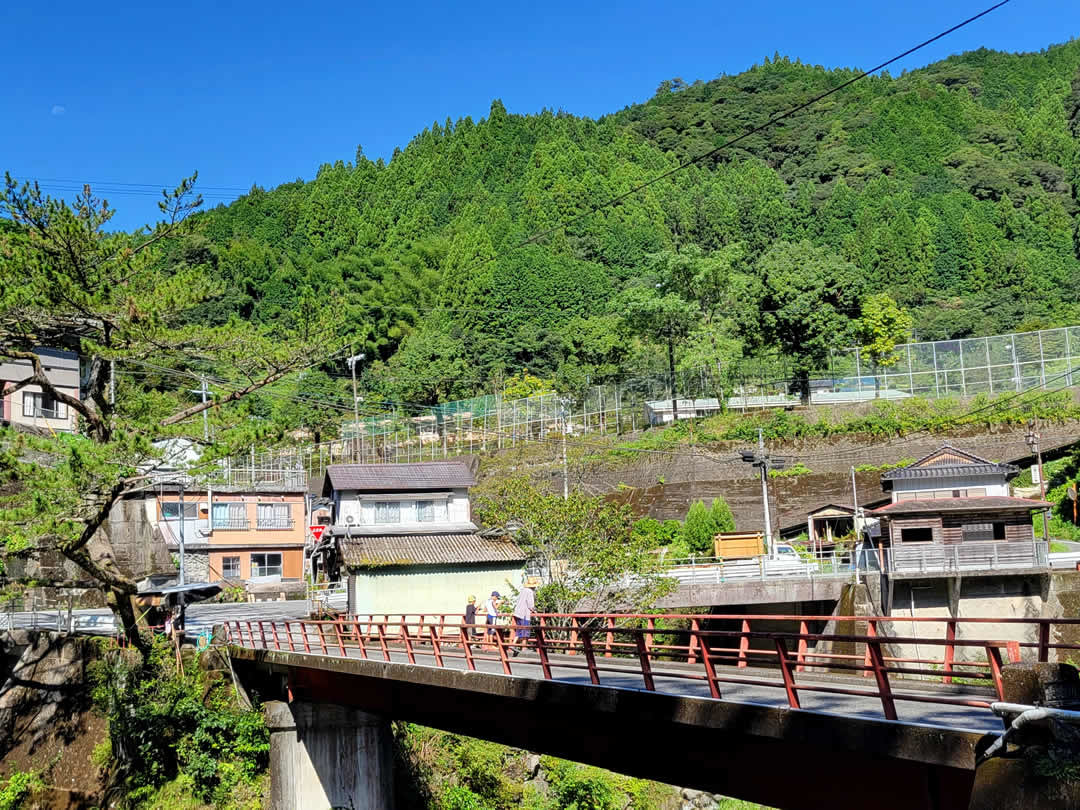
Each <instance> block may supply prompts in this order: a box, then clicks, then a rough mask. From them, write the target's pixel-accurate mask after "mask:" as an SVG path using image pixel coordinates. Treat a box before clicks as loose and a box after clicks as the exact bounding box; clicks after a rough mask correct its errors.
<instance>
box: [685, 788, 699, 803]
mask: <svg viewBox="0 0 1080 810" xmlns="http://www.w3.org/2000/svg"><path fill="white" fill-rule="evenodd" d="M700 795H701V791H700V790H692V789H690V788H683V791H682V797H683V798H684V799H686V800H687V801H688V802H692V801H694V800H695V799H696V798H698V797H699V796H700Z"/></svg>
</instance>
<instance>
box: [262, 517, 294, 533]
mask: <svg viewBox="0 0 1080 810" xmlns="http://www.w3.org/2000/svg"><path fill="white" fill-rule="evenodd" d="M295 525H296V523H295V522H294V521H293V519H292V518H279V517H272V518H263V517H261V518H259V519H258V520H256V521H255V528H256V529H270V530H280V529H291V528H293V526H295Z"/></svg>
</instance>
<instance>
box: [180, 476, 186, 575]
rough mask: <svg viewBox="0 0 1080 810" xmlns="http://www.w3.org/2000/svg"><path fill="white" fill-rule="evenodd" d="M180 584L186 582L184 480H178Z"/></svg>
mask: <svg viewBox="0 0 1080 810" xmlns="http://www.w3.org/2000/svg"><path fill="white" fill-rule="evenodd" d="M180 584H181V585H185V584H187V582H186V579H185V577H184V482H183V481H181V482H180Z"/></svg>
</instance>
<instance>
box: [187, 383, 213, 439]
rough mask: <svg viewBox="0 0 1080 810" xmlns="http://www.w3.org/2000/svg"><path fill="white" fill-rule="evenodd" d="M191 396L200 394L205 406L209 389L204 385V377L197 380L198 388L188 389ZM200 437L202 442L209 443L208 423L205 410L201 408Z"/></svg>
mask: <svg viewBox="0 0 1080 810" xmlns="http://www.w3.org/2000/svg"><path fill="white" fill-rule="evenodd" d="M189 390H190V391H191V393H193V394H201V395H202V402H203V405H205V404H206V398H207V397H208V396H209V395H210V389H209V388H208V387H207V385H206V377H203V378H202V379H201V380H199V387H198V388H192V389H189ZM202 437H203V441H204V442H209V441H210V423H209V421H207V409H206V408H203V412H202Z"/></svg>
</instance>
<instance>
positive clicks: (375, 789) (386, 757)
mask: <svg viewBox="0 0 1080 810" xmlns="http://www.w3.org/2000/svg"><path fill="white" fill-rule="evenodd" d="M265 712H266V725H267V727H268V728H269V729H270V810H295V809H296V808H301V807H310V808H319V810H323V808H326V810H331V808H339V807H342V808H349V810H393V807H394V795H393V793H394V790H393V788H394V777H393V739H392V736H391V731H390V721H389V720H387V719H385V718H383V717H380V716H379V715H374V714H368V713H367V712H362V711H359V710H358V709H349V708H346V707H344V706H335V705H332V704H323V703H306V702H302V701H295V702H293V703H284V702H279V701H274V702H270V703H267V704H266V705H265Z"/></svg>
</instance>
